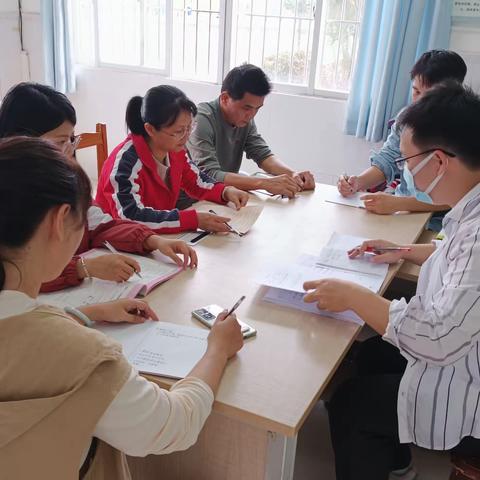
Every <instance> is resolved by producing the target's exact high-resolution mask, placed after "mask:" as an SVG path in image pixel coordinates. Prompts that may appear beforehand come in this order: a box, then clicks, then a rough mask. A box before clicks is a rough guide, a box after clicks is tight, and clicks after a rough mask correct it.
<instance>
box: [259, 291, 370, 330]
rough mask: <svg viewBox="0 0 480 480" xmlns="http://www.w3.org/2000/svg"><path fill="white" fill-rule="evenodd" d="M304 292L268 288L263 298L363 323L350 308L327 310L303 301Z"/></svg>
mask: <svg viewBox="0 0 480 480" xmlns="http://www.w3.org/2000/svg"><path fill="white" fill-rule="evenodd" d="M303 297H304V293H299V292H291V291H289V290H282V289H280V288H269V289H268V290H267V292H266V293H265V295H264V297H263V300H265V301H266V302H270V303H274V304H276V305H282V306H284V307H290V308H295V309H296V310H302V311H304V312H309V313H314V314H315V315H322V316H324V317H331V318H335V319H338V320H346V321H348V322H353V323H357V324H359V325H363V323H364V322H363V320H362V319H361V318H360V317H359V316H358V315H357V314H356V313H355V312H353V311H352V310H347V311H345V312H339V313H335V312H328V311H326V310H319V309H318V308H317V306H316V304H315V303H305V302H304V301H303Z"/></svg>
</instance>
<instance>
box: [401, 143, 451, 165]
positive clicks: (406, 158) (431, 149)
mask: <svg viewBox="0 0 480 480" xmlns="http://www.w3.org/2000/svg"><path fill="white" fill-rule="evenodd" d="M437 150H440V151H441V152H443V153H444V154H445V155H448V156H449V157H456V155H455V154H454V153H452V152H448V151H447V150H444V149H443V148H430V149H428V150H425V151H423V152H420V153H416V154H415V155H410V156H409V157H399V158H396V159H395V160H394V163H395V164H396V165H397V167H398V169H399V170H403V169H404V168H405V162H406V161H407V160H410V159H411V158H415V157H419V156H420V155H427V154H428V153H433V152H436V151H437Z"/></svg>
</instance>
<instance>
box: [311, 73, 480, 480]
mask: <svg viewBox="0 0 480 480" xmlns="http://www.w3.org/2000/svg"><path fill="white" fill-rule="evenodd" d="M479 118H480V97H479V96H478V95H476V94H475V93H473V92H472V91H471V90H470V89H468V88H464V87H463V86H462V85H460V84H458V83H454V82H453V83H449V84H447V85H440V86H437V87H435V88H434V89H432V90H431V91H429V92H427V93H425V95H424V96H423V97H422V99H420V100H418V101H417V102H415V103H414V104H412V105H411V106H409V107H408V108H407V109H406V110H405V111H404V112H403V113H402V114H401V116H400V118H399V120H398V122H399V126H400V127H401V129H402V133H401V138H400V149H401V152H402V154H403V158H402V159H399V161H398V164H399V166H400V165H402V166H403V174H404V175H403V176H404V178H405V180H406V182H407V183H408V184H409V185H411V186H413V187H414V188H415V189H417V190H418V191H421V192H423V193H424V194H426V195H427V196H428V197H429V198H431V199H432V201H433V203H434V204H446V205H448V206H450V207H451V210H450V212H449V213H447V215H446V216H445V218H444V221H443V230H444V232H445V239H444V240H443V241H442V242H439V243H438V244H435V243H432V244H428V245H396V244H394V243H392V242H387V241H384V240H372V241H367V242H365V243H364V244H363V245H361V246H359V247H357V248H355V249H353V250H352V251H350V252H349V255H350V257H351V258H356V257H359V256H361V257H363V258H365V256H369V257H371V259H372V260H371V261H373V262H375V263H396V262H398V261H400V260H401V259H405V260H409V261H412V262H414V263H416V264H417V265H421V270H420V276H419V280H418V286H417V291H416V294H415V295H414V296H413V297H412V298H411V299H410V301H407V300H406V299H404V298H402V299H400V300H393V301H389V300H387V299H385V298H382V297H380V296H379V295H377V294H375V293H373V292H371V291H370V290H368V289H366V288H364V287H361V286H359V285H356V284H355V283H352V282H345V281H341V280H335V279H328V280H319V281H313V282H306V283H305V285H304V287H305V289H306V290H309V293H308V294H307V295H306V296H305V301H307V302H316V303H317V304H318V307H319V308H321V309H326V310H330V311H336V312H338V311H344V310H349V309H351V310H353V311H355V312H356V313H357V314H358V315H359V316H360V317H361V318H362V319H363V320H364V321H365V322H366V323H367V324H368V325H369V326H370V327H372V328H373V329H374V330H375V331H376V332H378V333H379V334H380V335H382V337H383V338H382V337H373V338H372V339H370V340H367V341H366V342H364V343H363V345H362V346H361V347H360V350H359V352H358V355H357V362H356V364H357V369H358V371H357V375H356V376H355V377H354V378H352V379H350V380H349V381H347V382H346V383H345V384H344V385H342V386H341V387H340V388H339V389H338V390H337V392H336V393H335V395H334V396H333V398H332V400H331V401H330V403H329V407H328V409H329V417H330V429H331V438H332V443H333V448H334V451H335V462H336V472H337V479H338V480H351V479H368V480H387V479H388V478H390V479H414V478H415V472H414V471H413V469H412V467H411V454H410V450H409V446H408V444H410V443H412V444H415V445H418V446H420V447H423V448H427V449H431V450H451V449H453V453H456V454H459V455H461V456H462V457H477V458H478V456H479V452H480V345H479V340H480V288H479V286H480V124H479V122H478V119H479ZM389 475H390V476H389ZM466 477H467V475H466ZM466 477H465V478H466ZM468 478H474V477H473V476H472V477H468ZM475 478H476V476H475Z"/></svg>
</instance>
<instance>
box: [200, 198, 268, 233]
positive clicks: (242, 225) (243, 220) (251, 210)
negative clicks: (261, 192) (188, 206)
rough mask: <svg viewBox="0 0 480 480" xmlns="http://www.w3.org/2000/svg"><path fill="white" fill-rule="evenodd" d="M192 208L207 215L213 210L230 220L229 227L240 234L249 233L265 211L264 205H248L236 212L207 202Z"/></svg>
mask: <svg viewBox="0 0 480 480" xmlns="http://www.w3.org/2000/svg"><path fill="white" fill-rule="evenodd" d="M192 208H194V209H195V210H196V211H198V212H206V213H208V211H209V210H213V211H214V212H215V213H216V214H217V215H220V216H222V217H228V218H230V219H231V220H230V221H229V222H228V223H229V225H231V226H232V228H234V229H235V230H237V232H240V233H247V232H248V231H249V230H250V229H251V228H252V226H253V224H254V223H255V222H256V221H257V219H258V217H259V216H260V214H261V213H262V211H263V206H262V205H247V206H246V207H243V208H241V209H240V210H235V209H233V208H230V207H228V206H225V205H218V204H216V203H212V202H205V201H202V202H198V203H196V204H194V205H193V206H192Z"/></svg>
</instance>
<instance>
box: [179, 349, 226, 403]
mask: <svg viewBox="0 0 480 480" xmlns="http://www.w3.org/2000/svg"><path fill="white" fill-rule="evenodd" d="M227 360H228V358H227V355H226V354H225V353H223V352H221V351H219V350H216V349H213V348H210V347H209V348H208V349H207V352H206V353H205V355H204V356H203V357H202V358H201V359H200V361H199V362H198V363H197V364H196V365H195V367H193V370H192V371H191V372H190V373H189V374H188V376H189V377H195V378H199V379H200V380H203V381H204V382H205V383H206V384H207V385H208V386H209V387H210V388H211V389H212V391H213V393H214V394H215V393H216V392H217V389H218V385H219V384H220V380H221V379H222V376H223V371H224V370H225V366H226V365H227Z"/></svg>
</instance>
